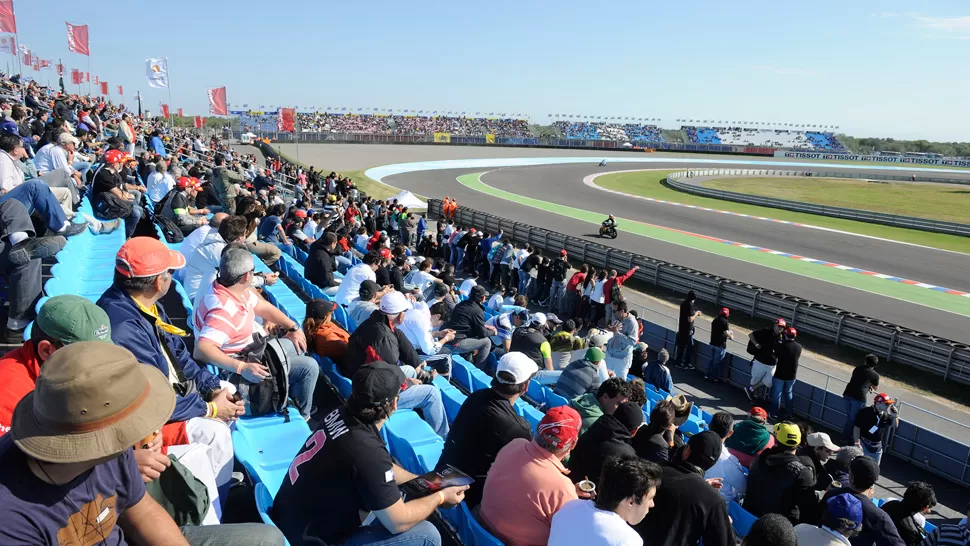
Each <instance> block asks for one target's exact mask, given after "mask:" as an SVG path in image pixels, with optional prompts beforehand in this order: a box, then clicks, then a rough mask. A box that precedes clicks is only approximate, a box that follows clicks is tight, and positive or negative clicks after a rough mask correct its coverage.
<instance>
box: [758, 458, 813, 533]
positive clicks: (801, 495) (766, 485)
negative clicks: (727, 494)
mask: <svg viewBox="0 0 970 546" xmlns="http://www.w3.org/2000/svg"><path fill="white" fill-rule="evenodd" d="M787 449H788V448H787V447H786V446H781V445H779V446H775V447H772V448H771V449H767V450H765V451H763V452H762V453H761V455H758V458H757V459H755V460H754V462H753V463H751V472H750V473H749V474H748V491H751V492H755V491H757V492H758V494H757V495H748V496H746V497H745V499H744V508H745V510H747V511H748V512H751V514H753V515H754V516H755V517H761V516H763V515H765V514H781V515H783V516H785V517H786V518H788V519H789V521H791V522H792V525H797V524H798V523H799V522H800V521H801V508H802V507H803V506H804V507H807V506H808V505H809V504H811V503H815V502H816V498H817V497H816V496H815V490H814V487H815V468H814V465H813V464H812V461H811V459H805V458H800V457H799V456H798V455H796V454H794V453H791V452H789V451H787Z"/></svg>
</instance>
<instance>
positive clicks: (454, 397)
mask: <svg viewBox="0 0 970 546" xmlns="http://www.w3.org/2000/svg"><path fill="white" fill-rule="evenodd" d="M467 399H468V397H467V396H465V395H464V394H463V393H462V392H461V391H459V390H458V389H455V388H452V389H450V390H442V391H441V401H442V403H444V405H445V414H446V415H447V416H448V423H452V422H454V420H455V417H458V411H459V410H460V409H461V405H462V404H464V403H465V400H467Z"/></svg>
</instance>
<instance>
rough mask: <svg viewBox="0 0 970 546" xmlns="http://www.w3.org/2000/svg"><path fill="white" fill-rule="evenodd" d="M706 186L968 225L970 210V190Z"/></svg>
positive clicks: (759, 183)
mask: <svg viewBox="0 0 970 546" xmlns="http://www.w3.org/2000/svg"><path fill="white" fill-rule="evenodd" d="M702 185H704V186H705V187H708V188H715V189H719V190H725V191H733V192H739V193H745V194H748V195H760V196H764V197H774V198H777V199H787V200H789V201H800V202H803V203H815V204H818V205H826V206H832V207H845V208H851V209H861V210H871V211H874V212H884V213H888V214H901V215H904V216H915V217H918V218H929V219H932V220H944V221H947V222H966V221H967V210H968V209H970V186H957V185H946V184H912V183H908V182H886V181H881V180H879V181H868V180H858V179H845V178H804V177H799V178H793V177H777V178H769V177H751V178H725V179H715V180H707V181H704V182H702Z"/></svg>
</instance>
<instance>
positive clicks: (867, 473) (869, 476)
mask: <svg viewBox="0 0 970 546" xmlns="http://www.w3.org/2000/svg"><path fill="white" fill-rule="evenodd" d="M849 477H850V480H851V481H852V485H853V486H854V487H856V488H857V489H860V490H863V491H864V490H866V489H869V488H870V487H872V486H873V485H876V482H878V481H879V464H878V463H876V461H875V460H873V459H870V458H869V457H866V456H865V455H861V456H859V457H856V458H855V459H852V462H851V463H849Z"/></svg>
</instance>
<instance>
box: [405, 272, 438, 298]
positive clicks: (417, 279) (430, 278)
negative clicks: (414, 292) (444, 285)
mask: <svg viewBox="0 0 970 546" xmlns="http://www.w3.org/2000/svg"><path fill="white" fill-rule="evenodd" d="M436 279H437V277H435V276H434V275H432V274H431V273H428V272H427V271H415V272H414V274H413V275H411V284H413V285H414V286H416V287H418V290H420V291H421V293H422V294H423V293H424V291H425V290H427V289H428V287H430V286H431V285H432V284H434V282H435V280H436Z"/></svg>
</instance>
